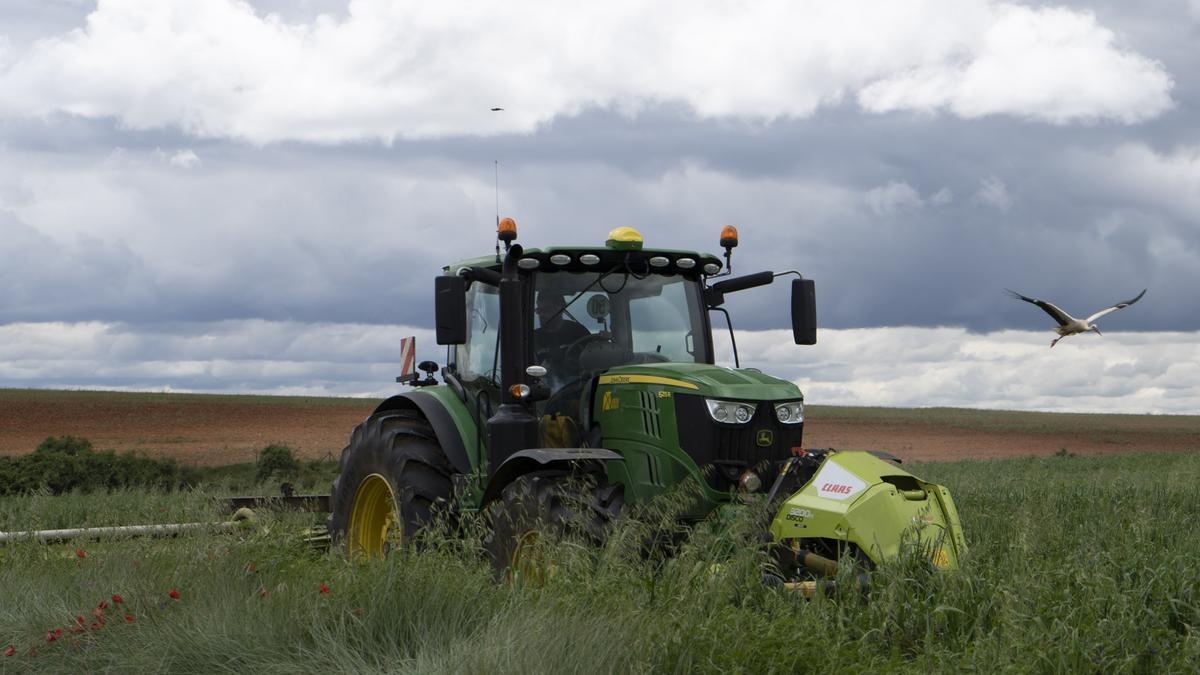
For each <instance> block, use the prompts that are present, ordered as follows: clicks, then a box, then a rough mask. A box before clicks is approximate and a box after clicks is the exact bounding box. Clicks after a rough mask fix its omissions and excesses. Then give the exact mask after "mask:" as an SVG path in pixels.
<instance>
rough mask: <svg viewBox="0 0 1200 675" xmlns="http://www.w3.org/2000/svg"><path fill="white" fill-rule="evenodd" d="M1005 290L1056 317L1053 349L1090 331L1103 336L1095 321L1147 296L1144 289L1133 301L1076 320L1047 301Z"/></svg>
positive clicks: (1051, 343) (1052, 341)
mask: <svg viewBox="0 0 1200 675" xmlns="http://www.w3.org/2000/svg"><path fill="white" fill-rule="evenodd" d="M1004 290H1005V291H1008V294H1009V295H1011V296H1012V297H1014V298H1016V299H1018V300H1024V301H1025V302H1028V303H1032V304H1034V305H1037V306H1038V307H1041V308H1042V311H1044V312H1046V313H1047V314H1049V315H1050V316H1052V317H1054V320H1055V321H1057V322H1058V325H1057V326H1055V327H1054V332H1056V333H1058V337H1056V338H1054V339H1053V340H1051V341H1050V346H1051V347H1054V345H1055V344H1057V343H1058V341H1059V340H1061V339H1063V338H1065V337H1067V336H1068V335H1078V334H1079V333H1086V332H1088V331H1095V332H1096V335H1103V333H1101V332H1100V329H1099V328H1097V327H1096V325H1095V324H1093V323H1092V322H1093V321H1095V320H1096V319H1099V318H1100V317H1102V316H1105V315H1107V314H1112V313H1113V312H1115V311H1117V310H1118V309H1124V308H1126V307H1128V306H1130V305H1132V304H1133V303H1135V302H1137V301H1138V300H1141V299H1142V296H1143V295H1145V294H1146V289H1144V288H1143V289H1142V292H1141V293H1138V294H1137V297H1136V298H1134V299H1132V300H1126V301H1125V302H1118V303H1117V304H1115V305H1113V306H1112V307H1105V308H1104V309H1102V310H1100V311H1099V312H1096V313H1095V314H1093V315H1091V316H1089V317H1088V318H1086V319H1076V318H1075V317H1073V316H1071V315H1070V314H1067V313H1066V312H1064V311H1062V310H1061V309H1059V308H1058V307H1056V306H1054V305H1053V304H1051V303H1049V302H1046V301H1045V300H1035V299H1033V298H1027V297H1025V296H1024V295H1021V294H1020V293H1018V292H1016V291H1012V290H1009V289H1007V288H1006V289H1004Z"/></svg>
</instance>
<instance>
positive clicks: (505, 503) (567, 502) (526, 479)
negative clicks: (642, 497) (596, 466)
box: [483, 469, 625, 583]
mask: <svg viewBox="0 0 1200 675" xmlns="http://www.w3.org/2000/svg"><path fill="white" fill-rule="evenodd" d="M624 507H625V494H624V490H623V488H622V486H621V485H614V484H610V483H608V482H607V481H606V480H605V479H604V475H603V474H602V473H599V472H588V473H582V474H581V473H579V472H572V471H568V470H553V469H550V470H544V471H535V472H532V473H528V474H525V475H523V476H520V477H518V478H517V479H516V480H514V481H513V482H512V483H509V484H508V485H506V486H505V487H504V490H503V491H502V492H501V495H500V497H499V498H497V500H496V501H495V502H493V503H492V504H491V506H490V507H489V509H488V516H489V521H490V525H491V529H490V531H489V532H488V534H487V536H486V537H485V538H484V542H483V546H484V549H485V550H486V551H487V553H488V557H489V558H490V559H491V563H492V571H493V572H494V573H495V575H496V579H497V580H498V581H499V580H508V581H513V580H515V579H518V578H521V579H524V580H527V581H532V582H533V583H541V582H542V581H543V580H544V578H545V576H546V575H548V574H551V573H552V572H553V568H554V561H553V560H548V559H546V558H545V554H546V552H547V548H546V546H545V545H544V544H545V543H546V541H544V540H543V536H549V537H550V539H551V540H553V539H555V538H559V539H561V538H563V537H571V536H574V537H579V538H582V539H584V540H585V541H587V542H589V543H591V544H594V545H600V544H603V543H604V541H605V540H606V539H607V537H608V530H609V527H610V526H611V524H612V522H613V521H614V520H616V518H617V517H618V516H620V514H621V512H622V510H623V509H624Z"/></svg>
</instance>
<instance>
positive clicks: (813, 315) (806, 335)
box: [792, 279, 817, 345]
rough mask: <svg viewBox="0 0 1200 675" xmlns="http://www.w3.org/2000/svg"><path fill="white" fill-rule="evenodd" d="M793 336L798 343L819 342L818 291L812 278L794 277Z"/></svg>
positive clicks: (813, 343)
mask: <svg viewBox="0 0 1200 675" xmlns="http://www.w3.org/2000/svg"><path fill="white" fill-rule="evenodd" d="M792 337H793V338H795V340H796V344H798V345H815V344H817V291H816V287H815V286H814V284H813V280H812V279H792Z"/></svg>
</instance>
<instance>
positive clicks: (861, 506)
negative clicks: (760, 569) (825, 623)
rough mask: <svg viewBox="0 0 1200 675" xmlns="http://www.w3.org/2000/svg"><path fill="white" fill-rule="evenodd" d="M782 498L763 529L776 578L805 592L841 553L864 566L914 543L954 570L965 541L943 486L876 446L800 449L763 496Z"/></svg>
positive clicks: (832, 571) (833, 572) (834, 568)
mask: <svg viewBox="0 0 1200 675" xmlns="http://www.w3.org/2000/svg"><path fill="white" fill-rule="evenodd" d="M798 485H799V486H800V487H799V489H797V490H795V491H794V492H792V493H791V496H789V497H786V498H785V499H782V500H781V503H780V506H779V508H778V510H777V511H776V513H775V516H774V519H773V520H772V521H771V524H770V527H769V531H770V537H771V541H772V552H773V554H774V559H775V563H776V565H777V569H778V571H779V573H780V574H782V575H783V579H782V580H783V581H784V582H785V583H786V584H787V585H788V586H789V587H791V588H794V589H797V590H801V591H803V592H805V594H806V595H811V594H812V592H814V591H815V589H816V588H817V587H818V586H819V585H820V584H821V583H822V582H823V581H825V580H827V579H829V578H832V577H835V576H837V573H838V562H837V561H839V560H843V559H845V558H846V557H849V558H850V559H852V560H855V561H856V562H858V563H859V564H861V565H863V567H865V568H867V569H870V568H872V567H875V566H877V565H880V564H882V563H883V562H884V561H886V560H890V559H893V558H895V557H897V556H898V555H899V554H900V552H901V550H902V549H904V548H906V547H916V548H917V549H918V550H920V551H921V552H922V554H923V555H924V556H927V557H928V559H929V562H930V564H931V565H932V566H933V567H934V568H936V569H939V570H955V569H958V567H959V561H960V559H961V557H962V556H963V555H964V554H965V553H966V550H967V544H966V540H965V538H964V537H963V532H962V526H961V524H960V523H959V519H958V512H957V511H956V510H955V508H954V500H953V499H952V498H951V497H950V491H949V490H947V489H946V488H945V487H943V486H941V485H936V484H934V483H928V482H926V481H923V480H921V479H919V478H917V477H916V476H914V475H912V474H911V473H909V472H907V471H905V470H903V469H901V468H900V466H899V460H897V459H896V458H894V457H891V456H890V455H887V454H886V453H879V452H849V451H845V452H838V451H834V450H825V451H822V450H809V451H803V452H802V454H801V456H799V457H796V458H794V459H792V460H790V461H789V462H788V464H787V466H786V467H785V468H784V469H783V470H781V471H780V475H779V477H778V479H777V480H776V481H775V485H774V486H773V487H772V491H771V494H770V495H769V496H768V499H769V500H771V501H775V497H776V496H777V495H781V494H787V490H788V489H789V488H790V487H795V486H798Z"/></svg>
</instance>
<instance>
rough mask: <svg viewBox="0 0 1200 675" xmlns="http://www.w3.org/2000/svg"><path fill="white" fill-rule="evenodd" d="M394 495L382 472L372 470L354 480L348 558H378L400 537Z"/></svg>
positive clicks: (399, 541)
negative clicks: (355, 484)
mask: <svg viewBox="0 0 1200 675" xmlns="http://www.w3.org/2000/svg"><path fill="white" fill-rule="evenodd" d="M402 536H403V533H402V532H401V526H400V519H399V518H398V517H397V516H396V495H395V493H394V492H392V486H391V484H390V483H388V481H387V479H386V478H384V477H383V476H381V475H379V474H377V473H373V474H371V475H369V476H367V477H366V478H364V479H363V480H362V482H361V483H359V484H358V490H357V491H356V492H355V493H354V506H353V507H352V508H351V509H350V532H349V536H347V537H346V538H347V540H348V541H349V553H350V558H351V559H368V558H382V557H383V556H385V555H387V552H388V551H389V550H390V549H392V548H394V547H396V546H398V545H399V544H400V543H401V541H402Z"/></svg>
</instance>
